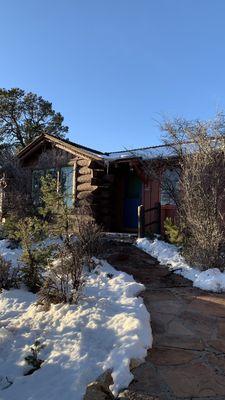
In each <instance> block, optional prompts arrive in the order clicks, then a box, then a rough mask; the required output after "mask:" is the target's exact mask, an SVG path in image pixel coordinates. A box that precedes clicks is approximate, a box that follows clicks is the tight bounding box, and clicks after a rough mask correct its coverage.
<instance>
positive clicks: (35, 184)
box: [32, 169, 45, 205]
mask: <svg viewBox="0 0 225 400" xmlns="http://www.w3.org/2000/svg"><path fill="white" fill-rule="evenodd" d="M44 175H45V171H44V170H43V169H35V170H33V172H32V198H33V202H34V205H38V204H40V191H41V177H42V176H44Z"/></svg>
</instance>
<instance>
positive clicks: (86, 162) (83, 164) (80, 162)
mask: <svg viewBox="0 0 225 400" xmlns="http://www.w3.org/2000/svg"><path fill="white" fill-rule="evenodd" d="M90 164H91V160H88V159H85V158H81V159H79V160H77V165H78V167H89V166H90Z"/></svg>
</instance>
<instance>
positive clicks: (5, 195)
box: [0, 133, 176, 233]
mask: <svg viewBox="0 0 225 400" xmlns="http://www.w3.org/2000/svg"><path fill="white" fill-rule="evenodd" d="M168 157H169V152H168V148H166V146H163V145H162V146H152V147H146V148H142V149H133V150H127V151H119V152H111V153H103V152H100V151H97V150H94V149H91V148H88V147H85V146H81V145H79V144H77V143H73V142H71V141H69V140H66V139H61V138H58V137H54V136H52V135H50V134H47V133H46V134H42V135H40V136H39V137H37V138H36V139H35V140H34V141H33V142H31V143H30V144H29V145H28V146H26V147H25V148H24V149H22V150H21V151H20V152H19V153H18V155H17V159H18V162H19V164H20V167H21V168H22V169H23V170H24V171H25V172H26V176H27V180H28V189H27V190H28V191H29V192H30V194H31V198H32V201H33V203H34V204H35V205H38V202H39V196H40V178H41V177H42V176H44V175H45V174H46V173H49V174H51V175H52V176H53V177H54V178H55V179H57V182H58V183H59V184H60V185H61V186H60V187H62V189H63V192H64V193H65V201H66V202H67V205H68V207H70V208H71V213H72V212H73V208H74V207H76V206H77V205H81V204H82V203H83V202H88V204H89V205H90V207H91V208H92V210H93V213H94V216H95V218H96V221H97V222H98V223H99V224H101V225H102V226H103V227H104V229H105V230H106V231H111V232H137V229H138V208H139V211H140V210H141V212H142V215H141V218H142V223H143V224H144V226H145V227H146V230H147V231H149V232H154V233H161V232H162V231H163V222H164V220H165V218H166V217H168V216H171V217H172V218H174V216H175V214H176V207H175V204H174V202H173V200H172V199H170V198H169V196H168V194H167V193H165V192H164V190H163V189H162V185H161V183H160V180H159V179H154V178H152V177H150V176H149V175H148V173H147V172H146V169H145V168H143V160H145V162H146V160H152V159H156V160H157V159H161V160H162V159H166V158H168ZM161 165H162V162H160V163H159V168H162V167H161ZM162 170H163V171H164V172H168V171H167V170H166V171H165V168H164V169H163V168H162ZM164 172H163V173H164ZM163 173H161V174H160V176H161V179H163ZM9 181H10V179H7V177H6V179H2V184H1V185H0V186H1V196H0V208H1V215H2V218H4V216H5V215H6V214H7V213H9V212H10V207H9V201H8V199H9V193H10V183H9ZM141 205H142V207H139V206H141ZM139 218H140V216H139Z"/></svg>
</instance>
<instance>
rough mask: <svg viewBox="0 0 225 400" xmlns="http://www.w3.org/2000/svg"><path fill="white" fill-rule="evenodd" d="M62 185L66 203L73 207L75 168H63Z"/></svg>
mask: <svg viewBox="0 0 225 400" xmlns="http://www.w3.org/2000/svg"><path fill="white" fill-rule="evenodd" d="M60 184H61V188H62V191H63V193H64V199H65V203H66V205H67V206H68V207H73V203H74V193H73V166H68V167H63V168H61V174H60Z"/></svg>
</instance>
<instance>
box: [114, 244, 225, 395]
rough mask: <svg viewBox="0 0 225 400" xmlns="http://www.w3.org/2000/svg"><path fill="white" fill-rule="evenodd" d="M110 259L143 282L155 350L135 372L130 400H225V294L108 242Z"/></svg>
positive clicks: (126, 246)
mask: <svg viewBox="0 0 225 400" xmlns="http://www.w3.org/2000/svg"><path fill="white" fill-rule="evenodd" d="M107 249H108V255H107V259H108V261H109V262H110V263H111V264H112V265H113V266H115V267H116V268H118V269H120V270H123V271H125V272H128V273H129V274H132V275H133V276H134V278H135V280H137V281H139V282H142V283H144V285H145V286H146V291H145V292H144V293H143V294H142V297H143V299H144V303H145V305H146V307H147V309H148V310H149V312H150V314H151V320H152V321H151V326H152V331H153V348H152V349H151V350H150V351H149V352H148V356H147V358H146V362H145V363H144V364H142V365H141V366H140V367H138V368H137V369H136V370H134V371H133V373H134V381H133V382H132V383H131V385H130V387H129V389H128V391H126V392H125V393H124V394H123V396H124V399H130V400H150V399H151V400H153V399H154V400H155V399H157V400H158V399H159V400H183V399H188V400H190V399H192V400H197V399H198V400H225V294H213V293H209V292H204V291H202V290H200V289H196V288H193V287H192V282H190V281H188V280H187V279H184V278H183V277H179V276H178V275H175V274H173V273H170V272H169V271H168V268H166V267H164V266H160V265H159V264H158V263H157V261H156V260H155V259H153V258H152V257H150V256H149V255H147V254H146V253H144V252H142V251H141V250H139V249H137V248H136V247H134V246H133V245H131V244H129V243H122V242H121V243H119V242H116V241H112V242H110V244H109V245H107Z"/></svg>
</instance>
